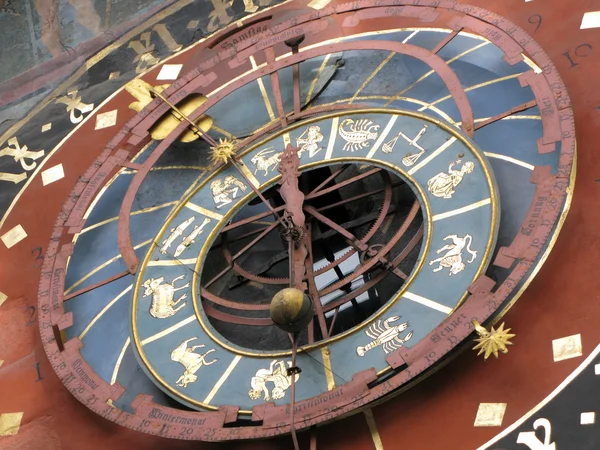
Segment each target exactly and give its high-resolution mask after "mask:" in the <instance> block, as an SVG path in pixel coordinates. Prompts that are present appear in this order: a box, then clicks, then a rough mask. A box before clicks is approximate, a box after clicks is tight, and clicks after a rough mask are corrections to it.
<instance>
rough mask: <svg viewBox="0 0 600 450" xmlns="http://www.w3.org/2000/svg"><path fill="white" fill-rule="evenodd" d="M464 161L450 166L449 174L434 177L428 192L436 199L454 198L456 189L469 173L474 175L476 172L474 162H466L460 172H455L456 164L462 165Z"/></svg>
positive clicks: (430, 181)
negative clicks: (474, 171)
mask: <svg viewBox="0 0 600 450" xmlns="http://www.w3.org/2000/svg"><path fill="white" fill-rule="evenodd" d="M461 162H462V160H460V159H459V160H457V161H454V162H453V163H451V164H450V165H449V166H448V173H444V172H440V173H438V174H437V175H436V176H434V177H432V178H431V179H430V180H429V181H428V182H427V190H428V191H429V192H431V193H432V194H433V195H435V196H436V197H441V198H452V194H454V192H455V191H454V188H455V187H456V186H458V185H459V184H460V182H461V181H462V180H463V177H464V176H465V175H466V174H468V173H473V170H475V164H473V162H472V161H467V162H465V163H464V164H463V165H462V167H461V168H460V170H455V169H453V167H454V166H455V165H456V164H460V163H461Z"/></svg>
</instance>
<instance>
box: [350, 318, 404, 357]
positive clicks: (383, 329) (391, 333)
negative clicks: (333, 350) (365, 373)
mask: <svg viewBox="0 0 600 450" xmlns="http://www.w3.org/2000/svg"><path fill="white" fill-rule="evenodd" d="M398 320H400V316H392V317H389V318H388V319H385V320H384V321H383V322H382V321H381V320H378V321H377V322H375V323H374V324H372V325H371V326H370V327H369V328H367V329H366V330H365V333H366V335H367V336H369V337H370V338H372V339H373V340H372V341H371V342H369V343H368V344H367V345H365V346H364V347H357V348H356V354H357V355H358V356H365V353H367V352H368V351H369V350H371V349H374V348H375V347H379V346H380V345H381V346H382V347H383V351H384V352H385V354H386V355H387V354H388V353H391V352H393V351H394V350H397V349H399V348H400V347H403V346H404V343H405V342H406V341H408V340H410V338H411V337H412V335H413V334H412V331H410V332H409V333H407V334H406V336H404V337H403V338H401V337H400V333H402V332H403V331H404V330H406V329H407V328H408V325H409V323H408V322H402V323H401V324H399V325H396V326H392V325H390V324H391V323H393V322H397V321H398Z"/></svg>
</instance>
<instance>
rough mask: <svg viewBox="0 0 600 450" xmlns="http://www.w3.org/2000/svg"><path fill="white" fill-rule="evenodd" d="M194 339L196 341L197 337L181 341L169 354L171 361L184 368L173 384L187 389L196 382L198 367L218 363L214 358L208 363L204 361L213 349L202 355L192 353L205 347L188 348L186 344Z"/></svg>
mask: <svg viewBox="0 0 600 450" xmlns="http://www.w3.org/2000/svg"><path fill="white" fill-rule="evenodd" d="M196 339H198V337H193V338H190V339H188V340H186V341H183V342H182V343H181V344H179V346H178V347H177V348H176V349H175V350H173V351H172V352H171V360H172V361H175V362H178V363H179V364H181V365H182V366H183V367H185V370H184V372H183V375H181V376H180V377H179V378H178V379H177V381H176V382H175V384H176V385H177V386H181V387H187V385H188V384H189V383H194V382H195V381H197V380H198V375H196V372H198V370H199V369H200V367H202V366H210V365H211V364H214V363H216V362H217V361H218V360H217V359H216V358H215V359H213V360H212V361H210V362H209V361H206V360H205V359H204V358H206V355H208V354H209V353H212V352H214V351H215V349H214V348H213V349H210V350H208V351H207V352H206V353H204V354H202V355H201V354H198V353H194V350H196V349H197V348H203V347H206V346H205V345H204V344H200V345H193V346H192V347H188V343H189V342H191V341H193V340H196Z"/></svg>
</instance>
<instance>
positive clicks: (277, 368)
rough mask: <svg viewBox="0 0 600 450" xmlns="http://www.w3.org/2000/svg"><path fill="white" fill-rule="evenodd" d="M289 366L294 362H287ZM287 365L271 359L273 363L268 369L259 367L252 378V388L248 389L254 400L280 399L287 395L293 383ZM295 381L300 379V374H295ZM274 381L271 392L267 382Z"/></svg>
mask: <svg viewBox="0 0 600 450" xmlns="http://www.w3.org/2000/svg"><path fill="white" fill-rule="evenodd" d="M287 367H292V362H291V361H288V362H287ZM287 367H286V366H285V362H283V361H277V360H276V359H274V360H273V361H271V365H270V366H269V368H268V369H259V370H257V372H256V375H254V376H253V377H252V379H251V380H250V385H251V386H252V389H250V391H248V396H249V397H250V398H251V399H252V400H258V399H259V398H261V397H262V398H264V400H265V401H267V402H268V401H269V400H279V399H281V398H283V397H284V396H285V391H286V390H287V388H289V387H290V386H291V385H292V377H291V376H288V374H287ZM294 376H295V377H296V378H295V381H298V378H300V374H299V373H297V374H295V375H294ZM269 382H271V383H273V389H272V391H271V392H269V388H268V387H267V383H269Z"/></svg>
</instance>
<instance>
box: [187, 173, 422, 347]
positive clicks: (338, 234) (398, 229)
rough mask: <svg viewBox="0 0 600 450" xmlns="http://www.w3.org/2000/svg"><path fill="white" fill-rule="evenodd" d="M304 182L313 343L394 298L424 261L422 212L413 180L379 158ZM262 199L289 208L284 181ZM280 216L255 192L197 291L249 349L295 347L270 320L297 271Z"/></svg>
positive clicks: (303, 341) (222, 326)
mask: <svg viewBox="0 0 600 450" xmlns="http://www.w3.org/2000/svg"><path fill="white" fill-rule="evenodd" d="M326 181H327V183H326V184H324V183H325V182H326ZM299 187H300V189H301V190H302V192H303V193H304V194H305V200H304V206H305V216H306V229H307V233H308V234H309V236H310V244H309V257H307V259H306V266H307V275H306V279H305V281H306V285H307V287H308V289H307V291H306V292H307V294H308V295H311V297H312V298H313V302H315V304H316V302H318V304H317V308H315V310H316V311H315V317H314V318H313V322H312V324H311V325H309V327H308V328H307V329H305V330H304V331H302V332H301V333H300V336H299V342H300V345H307V344H311V343H315V342H319V341H321V340H323V339H327V338H329V337H333V336H335V335H338V334H340V333H342V332H344V331H346V330H349V329H350V328H353V327H354V326H356V325H358V324H360V323H361V322H363V321H365V320H367V319H368V318H369V317H371V316H372V315H373V314H375V313H376V312H377V311H378V310H379V309H380V308H382V307H383V306H384V305H385V304H386V303H388V301H390V300H391V299H393V298H394V296H395V294H396V293H397V292H398V290H399V289H400V288H401V287H402V285H403V284H404V283H405V282H406V279H407V278H408V277H409V276H410V273H411V272H412V270H413V268H414V266H415V264H416V263H417V259H418V257H419V254H420V250H421V245H422V239H423V216H422V212H421V208H420V204H419V202H418V199H417V197H416V195H415V193H414V192H413V189H412V188H411V186H410V185H409V184H408V183H407V182H406V181H404V180H403V179H402V178H401V177H400V176H398V175H397V174H396V173H394V172H392V171H389V170H386V169H383V168H379V167H375V166H372V165H364V164H362V163H350V164H336V165H329V166H322V167H319V168H316V169H312V170H308V171H304V172H303V173H302V174H301V175H300V178H299ZM263 196H264V198H265V199H266V200H267V201H268V202H269V204H270V205H271V207H272V208H273V209H275V210H276V212H277V215H278V217H279V216H281V215H283V213H284V206H285V202H284V201H283V199H282V197H281V195H280V194H279V185H278V184H277V185H275V186H272V187H271V188H269V189H268V190H266V191H264V192H263ZM306 207H309V209H313V210H316V211H317V213H318V214H314V213H312V214H311V212H310V211H306ZM327 219H328V220H329V221H331V222H333V224H332V223H328V220H327ZM275 221H276V219H275V217H274V215H273V214H272V213H271V212H270V211H269V209H268V208H267V206H266V205H265V204H264V203H263V201H262V200H261V199H260V198H258V197H257V196H255V197H254V198H253V199H251V200H250V201H249V202H248V203H247V204H246V205H245V206H243V207H242V208H241V209H240V210H239V211H238V212H237V213H236V214H235V215H234V216H233V218H232V219H231V220H230V222H229V223H228V224H226V225H225V228H224V229H223V230H224V231H222V232H221V233H220V235H219V236H218V237H217V239H216V240H215V242H214V243H213V245H212V247H211V249H210V251H209V252H208V253H207V257H206V259H205V261H204V263H203V265H202V273H201V278H200V279H201V283H200V286H201V287H200V292H199V295H198V298H201V301H202V308H203V310H204V312H205V313H206V315H207V316H208V320H209V322H210V324H211V325H212V327H214V329H215V331H216V332H218V333H219V334H221V336H222V337H224V338H225V339H227V340H228V341H230V342H231V343H233V344H236V345H238V346H240V347H243V348H246V349H249V350H257V351H278V350H289V349H290V348H291V343H290V339H289V336H288V335H287V334H286V333H285V332H283V331H281V330H280V329H279V328H277V327H276V326H274V325H273V324H272V323H270V319H269V309H268V306H269V303H270V301H271V299H272V298H273V296H274V295H275V294H276V293H277V292H278V291H279V290H281V289H283V288H285V287H288V286H289V273H290V272H289V270H290V269H289V266H290V261H289V257H288V242H287V241H286V238H285V234H286V233H285V228H284V227H283V226H281V225H278V226H273V224H274V222H275ZM334 224H335V225H334ZM336 225H338V226H340V227H341V228H343V229H344V230H346V232H345V233H344V232H343V230H340V229H337V227H336ZM269 227H270V229H269ZM267 230H269V231H268V232H267ZM350 236H352V237H354V238H355V239H352V238H351V237H350ZM259 237H260V239H258V238H259ZM311 259H312V265H311V264H310V261H311ZM317 309H320V310H321V311H322V312H319V311H317Z"/></svg>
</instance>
